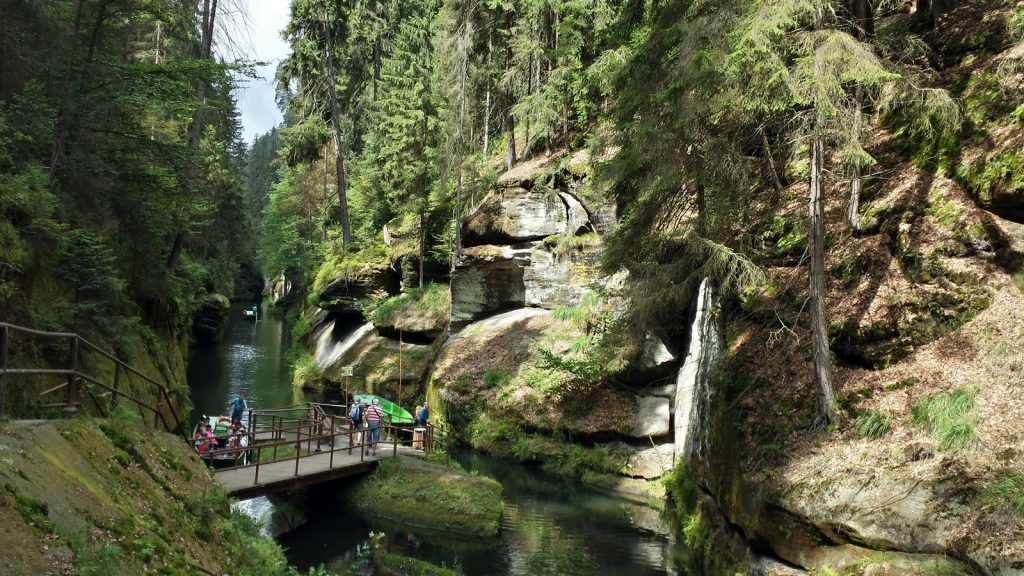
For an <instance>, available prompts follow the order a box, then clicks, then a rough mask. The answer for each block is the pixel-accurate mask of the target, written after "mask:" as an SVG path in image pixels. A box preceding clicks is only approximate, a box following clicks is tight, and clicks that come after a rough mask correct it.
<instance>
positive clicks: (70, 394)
mask: <svg viewBox="0 0 1024 576" xmlns="http://www.w3.org/2000/svg"><path fill="white" fill-rule="evenodd" d="M70 360H71V362H70V363H71V374H68V389H67V396H66V399H65V401H64V410H63V412H64V417H65V418H72V417H74V416H75V414H77V413H78V408H76V407H75V399H76V398H78V336H74V337H72V338H71V358H70Z"/></svg>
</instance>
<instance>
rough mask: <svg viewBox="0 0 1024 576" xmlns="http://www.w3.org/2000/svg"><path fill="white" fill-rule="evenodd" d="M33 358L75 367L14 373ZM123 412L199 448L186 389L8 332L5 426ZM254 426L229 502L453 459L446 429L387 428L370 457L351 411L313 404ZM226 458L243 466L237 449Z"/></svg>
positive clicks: (93, 351)
mask: <svg viewBox="0 0 1024 576" xmlns="http://www.w3.org/2000/svg"><path fill="white" fill-rule="evenodd" d="M15 336H18V338H16V337H15ZM23 350H42V351H44V352H46V353H47V354H46V355H48V356H51V357H52V356H55V355H56V357H57V358H66V359H67V361H66V364H64V363H63V362H60V361H59V360H58V361H57V362H55V363H59V364H62V365H61V366H60V367H57V368H37V367H28V366H15V365H12V364H15V362H12V359H17V358H18V357H20V354H19V352H21V351H23ZM30 357H31V356H30ZM11 377H16V378H18V379H19V380H20V381H19V382H18V386H17V387H16V388H13V387H12V386H10V384H12V382H10V379H11ZM55 383H56V385H54V384H55ZM12 388H13V389H12ZM11 400H14V402H11ZM12 404H13V406H12ZM120 404H123V405H124V406H125V407H131V409H132V410H137V411H138V413H139V416H140V417H141V419H142V422H143V423H145V424H146V425H149V426H152V427H153V428H155V429H157V430H164V431H167V432H171V433H173V434H177V435H179V436H180V437H183V438H184V439H185V440H186V441H187V442H189V443H192V442H193V440H192V434H191V431H190V430H187V429H186V423H185V422H183V421H182V420H181V419H180V418H179V417H178V408H181V407H184V406H187V405H188V399H187V398H186V397H185V395H184V392H183V391H182V390H181V389H172V388H170V387H168V386H167V385H165V384H163V383H161V382H158V381H157V380H154V379H153V378H151V377H149V376H147V375H145V374H143V373H142V372H140V371H139V370H136V369H135V368H133V367H131V366H130V365H128V364H127V363H125V362H124V361H123V360H121V359H120V358H118V357H117V356H116V355H115V354H114V353H113V352H109V351H106V350H104V349H102V348H100V347H99V346H96V345H95V344H93V343H91V342H89V341H88V340H86V339H84V338H82V337H81V336H79V335H77V334H72V333H63V332H44V331H41V330H33V329H30V328H24V327H21V326H16V325H13V324H8V323H6V322H0V416H8V417H11V416H13V417H16V418H25V417H28V418H47V417H51V418H52V417H54V416H55V415H59V416H63V417H65V418H67V417H72V416H75V415H76V414H79V413H89V414H95V415H98V416H100V417H102V418H106V417H108V416H109V415H111V414H112V413H113V412H114V411H115V410H116V409H117V408H118V406H119V405H120ZM247 416H248V417H249V418H248V426H247V432H246V433H245V435H246V436H247V440H248V447H247V448H245V449H244V452H243V450H239V449H235V452H234V454H236V455H239V456H243V457H242V458H238V459H239V460H244V461H245V462H246V464H243V465H239V466H233V467H231V468H223V469H220V470H216V471H215V472H214V476H215V477H216V479H217V480H218V482H220V483H221V484H222V485H223V486H224V488H225V489H226V490H227V492H228V493H229V494H230V495H232V496H234V497H236V498H241V499H245V498H252V497H255V496H261V495H266V494H273V493H276V492H284V491H288V490H295V489H297V488H302V487H305V486H310V485H313V484H318V483H321V482H328V481H331V480H336V479H338V478H344V477H346V476H353V475H357V474H364V473H366V472H369V471H371V470H373V469H375V468H376V467H377V463H378V462H379V461H380V460H381V459H383V458H387V457H395V456H398V455H399V454H403V453H405V454H416V455H424V454H431V453H434V452H443V453H444V454H445V458H446V459H447V454H448V453H449V450H448V435H447V434H446V433H444V432H443V431H442V430H440V429H438V428H437V427H436V426H433V425H431V426H427V427H426V428H425V429H414V428H411V427H403V426H392V425H390V424H389V423H387V422H385V423H383V425H382V427H381V442H380V443H379V444H378V446H377V453H376V454H372V453H370V454H367V453H364V449H365V448H369V446H368V444H367V443H366V442H365V438H364V433H365V430H351V429H349V419H348V415H347V411H346V407H345V406H341V405H334V404H319V403H308V404H300V405H295V406H289V407H285V408H277V409H270V410H253V411H250V412H249V413H248V415H247ZM217 453H218V454H220V455H222V456H223V455H228V456H229V457H228V460H229V461H231V460H234V458H232V457H231V456H230V455H231V454H232V452H230V449H229V450H223V451H218V452H217Z"/></svg>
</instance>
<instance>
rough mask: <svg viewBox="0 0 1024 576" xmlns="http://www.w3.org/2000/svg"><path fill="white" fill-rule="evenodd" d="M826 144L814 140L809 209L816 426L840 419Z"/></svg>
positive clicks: (816, 136) (816, 138) (816, 135)
mask: <svg viewBox="0 0 1024 576" xmlns="http://www.w3.org/2000/svg"><path fill="white" fill-rule="evenodd" d="M822 148H824V142H823V141H822V137H821V135H820V134H815V135H814V137H813V139H812V141H811V167H810V170H811V174H810V201H809V206H808V207H809V211H810V218H811V231H810V232H811V233H810V241H811V246H810V248H811V283H810V298H811V332H812V339H813V343H814V371H815V374H816V376H817V382H818V409H817V414H816V415H815V422H814V424H815V426H816V427H825V426H828V425H829V424H831V423H832V422H834V421H835V419H836V393H835V387H834V385H833V383H832V358H831V352H830V350H829V345H828V320H827V316H826V313H825V312H826V310H825V246H824V244H825V200H824V197H823V194H822V189H821V177H822Z"/></svg>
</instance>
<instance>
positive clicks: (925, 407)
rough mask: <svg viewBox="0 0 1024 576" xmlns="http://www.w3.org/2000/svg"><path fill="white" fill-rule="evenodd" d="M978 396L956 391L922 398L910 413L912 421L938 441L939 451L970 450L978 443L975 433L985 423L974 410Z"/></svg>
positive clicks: (969, 392)
mask: <svg viewBox="0 0 1024 576" xmlns="http://www.w3.org/2000/svg"><path fill="white" fill-rule="evenodd" d="M976 395H977V392H976V391H973V390H967V389H964V388H954V389H953V390H950V391H948V392H943V393H940V394H935V395H933V396H927V397H924V398H921V399H920V400H918V401H917V403H916V404H914V407H913V408H912V409H911V412H910V418H911V421H912V422H913V423H914V425H916V426H918V427H920V428H922V429H924V430H925V431H926V432H928V433H929V434H930V435H931V436H932V437H933V438H935V439H936V440H937V441H938V442H939V449H940V450H961V449H965V448H970V447H972V446H974V445H975V444H977V443H978V435H977V433H976V432H975V430H976V429H977V427H978V426H979V425H981V422H982V420H981V416H979V415H978V414H977V413H976V412H975V410H974V397H975V396H976Z"/></svg>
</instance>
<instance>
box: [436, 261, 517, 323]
mask: <svg viewBox="0 0 1024 576" xmlns="http://www.w3.org/2000/svg"><path fill="white" fill-rule="evenodd" d="M484 248H487V249H488V250H484ZM524 260H525V261H526V262H528V261H529V251H528V250H515V249H513V248H508V247H500V246H485V247H480V248H478V249H475V250H467V251H466V258H464V259H463V262H462V263H461V264H460V265H459V267H458V268H457V269H456V270H455V273H454V274H452V312H451V321H452V324H453V325H455V326H460V325H465V324H466V323H468V322H471V321H473V320H476V319H478V318H482V317H484V316H487V315H488V314H492V313H494V312H498V311H500V310H507V309H509V308H516V307H520V306H522V305H523V304H525V303H526V285H525V283H524V282H523V270H524V268H525V264H524Z"/></svg>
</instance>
